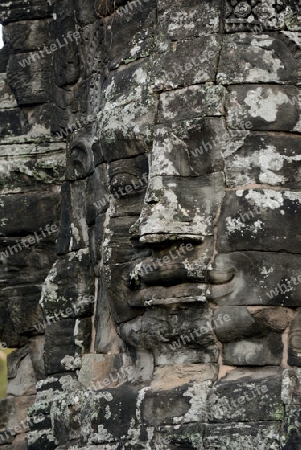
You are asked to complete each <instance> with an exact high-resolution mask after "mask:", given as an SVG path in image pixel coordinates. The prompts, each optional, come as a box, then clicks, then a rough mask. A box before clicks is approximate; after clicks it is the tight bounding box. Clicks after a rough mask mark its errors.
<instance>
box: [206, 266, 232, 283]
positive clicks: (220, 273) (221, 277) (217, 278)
mask: <svg viewBox="0 0 301 450" xmlns="http://www.w3.org/2000/svg"><path fill="white" fill-rule="evenodd" d="M207 273H208V275H209V279H210V281H211V282H212V283H213V284H223V283H228V282H229V281H230V280H232V278H233V277H234V274H235V268H234V267H231V268H230V269H208V270H207Z"/></svg>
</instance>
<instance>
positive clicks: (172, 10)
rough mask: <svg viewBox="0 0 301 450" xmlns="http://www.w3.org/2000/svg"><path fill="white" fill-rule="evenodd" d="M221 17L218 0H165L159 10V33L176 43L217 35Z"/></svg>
mask: <svg viewBox="0 0 301 450" xmlns="http://www.w3.org/2000/svg"><path fill="white" fill-rule="evenodd" d="M220 15H221V5H220V3H219V2H218V1H217V0H213V1H209V0H202V1H201V2H198V1H196V0H189V1H188V2H187V1H184V0H178V1H176V2H173V1H171V0H163V1H162V2H160V4H159V8H158V19H159V20H158V22H159V30H160V31H159V33H160V32H161V33H163V36H166V38H168V39H170V40H175V41H178V40H182V39H185V38H189V37H194V36H202V35H206V34H209V33H217V32H218V30H219V19H220ZM159 36H160V34H159Z"/></svg>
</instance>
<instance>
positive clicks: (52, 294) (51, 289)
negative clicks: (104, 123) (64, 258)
mask: <svg viewBox="0 0 301 450" xmlns="http://www.w3.org/2000/svg"><path fill="white" fill-rule="evenodd" d="M56 278H57V268H56V263H54V265H53V267H52V268H51V269H50V271H49V273H48V275H47V278H46V280H45V282H44V284H43V287H42V293H41V299H40V304H41V305H43V304H45V303H46V302H47V303H48V302H57V300H58V299H57V290H58V285H57V284H56V283H55V280H56Z"/></svg>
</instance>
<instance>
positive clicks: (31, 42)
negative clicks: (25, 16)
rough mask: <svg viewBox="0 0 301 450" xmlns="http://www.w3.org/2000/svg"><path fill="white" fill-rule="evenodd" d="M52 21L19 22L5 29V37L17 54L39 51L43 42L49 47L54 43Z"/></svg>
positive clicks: (10, 24) (12, 23)
mask: <svg viewBox="0 0 301 450" xmlns="http://www.w3.org/2000/svg"><path fill="white" fill-rule="evenodd" d="M51 25H52V24H51V20H49V19H45V20H18V22H11V23H9V24H8V25H7V26H6V27H5V36H6V38H7V39H8V41H9V43H10V44H11V46H12V47H13V50H14V52H15V53H23V52H26V51H31V50H38V49H39V48H40V45H41V42H42V43H43V44H44V45H47V46H49V45H50V44H52V43H53V42H54V37H53V36H52V26H51Z"/></svg>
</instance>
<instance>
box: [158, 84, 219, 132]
mask: <svg viewBox="0 0 301 450" xmlns="http://www.w3.org/2000/svg"><path fill="white" fill-rule="evenodd" d="M225 93H226V91H225V89H224V88H223V87H222V86H211V85H210V84H208V85H205V86H194V85H193V86H189V87H187V88H183V89H179V90H177V91H172V92H164V93H163V94H161V95H160V103H159V116H158V121H159V123H165V122H170V121H173V120H174V121H180V120H189V119H193V118H198V117H199V118H200V117H206V116H222V115H223V112H224V108H223V103H224V99H225Z"/></svg>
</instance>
